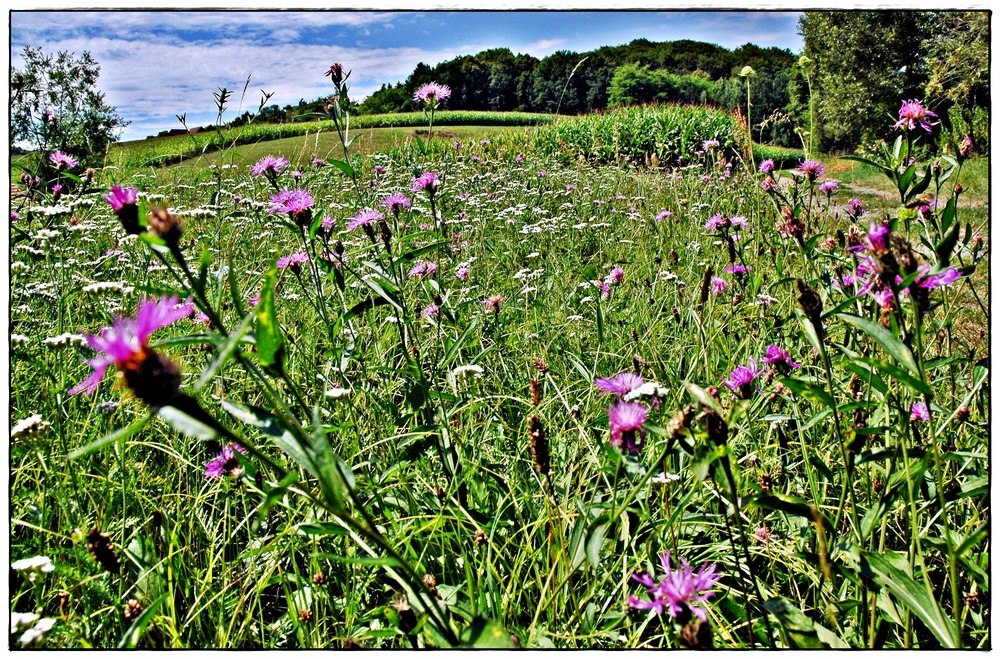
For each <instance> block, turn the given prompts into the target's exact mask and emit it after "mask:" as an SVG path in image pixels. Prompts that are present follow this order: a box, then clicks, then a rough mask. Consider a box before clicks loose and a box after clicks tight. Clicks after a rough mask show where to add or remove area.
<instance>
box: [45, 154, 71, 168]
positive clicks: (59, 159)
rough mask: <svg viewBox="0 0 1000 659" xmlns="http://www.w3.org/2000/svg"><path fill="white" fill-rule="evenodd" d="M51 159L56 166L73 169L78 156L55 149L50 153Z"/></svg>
mask: <svg viewBox="0 0 1000 659" xmlns="http://www.w3.org/2000/svg"><path fill="white" fill-rule="evenodd" d="M49 161H50V162H51V163H52V164H53V165H55V166H56V167H65V168H66V169H73V168H74V167H76V164H77V163H76V158H74V157H73V156H71V155H69V154H68V153H63V152H62V151H53V152H52V153H50V154H49Z"/></svg>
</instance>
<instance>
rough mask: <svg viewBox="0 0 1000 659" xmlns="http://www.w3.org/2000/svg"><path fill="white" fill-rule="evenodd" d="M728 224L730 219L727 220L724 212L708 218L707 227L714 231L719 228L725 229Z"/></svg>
mask: <svg viewBox="0 0 1000 659" xmlns="http://www.w3.org/2000/svg"><path fill="white" fill-rule="evenodd" d="M728 226H729V220H727V219H726V217H725V216H724V215H723V214H722V213H719V214H717V215H713V216H712V217H710V218H708V221H707V222H705V228H706V229H708V230H709V231H712V232H715V231H718V230H719V229H725V228H726V227H728Z"/></svg>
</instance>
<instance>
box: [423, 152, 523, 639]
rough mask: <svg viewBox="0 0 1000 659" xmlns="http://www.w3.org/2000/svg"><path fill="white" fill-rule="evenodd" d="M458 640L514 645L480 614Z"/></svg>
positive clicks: (499, 626)
mask: <svg viewBox="0 0 1000 659" xmlns="http://www.w3.org/2000/svg"><path fill="white" fill-rule="evenodd" d="M417 139H419V138H417ZM459 640H460V641H461V642H462V645H461V647H463V648H477V649H481V650H482V649H497V650H512V649H514V648H515V647H516V646H515V645H514V641H513V640H512V639H511V637H510V634H508V633H507V630H505V629H504V628H503V626H502V625H501V624H500V623H499V622H497V621H495V620H490V619H488V618H483V617H481V616H477V617H476V618H474V619H473V620H472V623H470V624H469V626H468V627H466V628H465V629H463V630H462V634H461V636H460V638H459Z"/></svg>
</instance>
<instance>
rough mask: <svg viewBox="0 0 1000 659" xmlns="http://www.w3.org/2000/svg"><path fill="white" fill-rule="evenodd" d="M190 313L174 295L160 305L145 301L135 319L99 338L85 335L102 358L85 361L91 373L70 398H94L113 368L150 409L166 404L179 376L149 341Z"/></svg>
mask: <svg viewBox="0 0 1000 659" xmlns="http://www.w3.org/2000/svg"><path fill="white" fill-rule="evenodd" d="M193 309H194V307H193V306H192V305H191V303H190V301H188V302H185V303H184V304H182V305H178V304H177V296H176V295H175V296H173V297H170V298H168V297H164V298H162V299H161V300H159V301H156V300H149V299H146V300H143V301H142V302H141V303H140V304H139V310H138V311H137V312H136V314H135V318H134V319H133V318H119V319H117V320H115V322H114V323H113V324H112V325H111V327H105V328H103V329H102V330H101V332H100V334H96V335H95V334H90V335H87V337H86V339H87V345H89V346H90V348H91V350H93V351H95V352H98V353H102V354H100V355H99V356H97V357H95V358H94V359H90V360H88V362H87V363H88V364H90V367H91V368H92V369H93V370H94V372H93V373H91V375H90V377H88V378H87V379H86V380H84V381H83V382H81V383H80V384H78V385H76V386H75V387H73V388H72V389H70V390H69V395H70V396H75V395H76V394H78V393H80V392H82V391H86V392H87V393H88V394H90V395H93V394H94V393H95V392H96V391H97V385H99V384H100V382H101V379H102V378H103V377H104V372H105V371H106V370H107V368H108V366H111V365H112V364H113V365H114V366H115V367H116V368H117V369H118V370H119V371H120V372H121V373H123V374H124V376H125V382H126V384H128V386H129V387H130V388H131V389H132V390H133V392H135V394H136V395H137V396H138V397H139V398H140V399H142V400H144V401H146V402H147V403H149V404H150V405H157V406H159V405H163V404H165V403H166V402H167V401H168V400H169V399H170V398H172V397H173V394H175V393H176V392H177V388H178V387H179V386H180V372H179V371H178V370H177V367H176V366H174V365H173V364H172V363H170V362H169V361H168V360H166V359H165V358H161V357H160V356H159V355H157V354H156V352H155V351H153V350H152V349H151V348H150V347H149V337H150V336H151V335H152V334H153V332H155V331H156V330H158V329H161V328H163V327H166V326H167V325H170V324H172V323H174V322H176V321H178V320H180V319H181V318H184V317H186V316H188V315H190V314H191V311H192V310H193ZM157 380H160V381H159V382H157Z"/></svg>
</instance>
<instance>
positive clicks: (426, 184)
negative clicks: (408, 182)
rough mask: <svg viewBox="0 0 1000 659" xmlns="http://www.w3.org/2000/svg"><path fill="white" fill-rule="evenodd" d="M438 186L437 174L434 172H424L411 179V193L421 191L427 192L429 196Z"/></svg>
mask: <svg viewBox="0 0 1000 659" xmlns="http://www.w3.org/2000/svg"><path fill="white" fill-rule="evenodd" d="M438 185H439V183H438V177H437V174H435V173H434V172H424V173H423V174H421V175H420V176H419V177H417V178H415V179H413V189H412V190H411V192H414V193H416V192H420V191H421V190H427V192H429V193H430V194H434V190H435V189H436V188H437V186H438Z"/></svg>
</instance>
